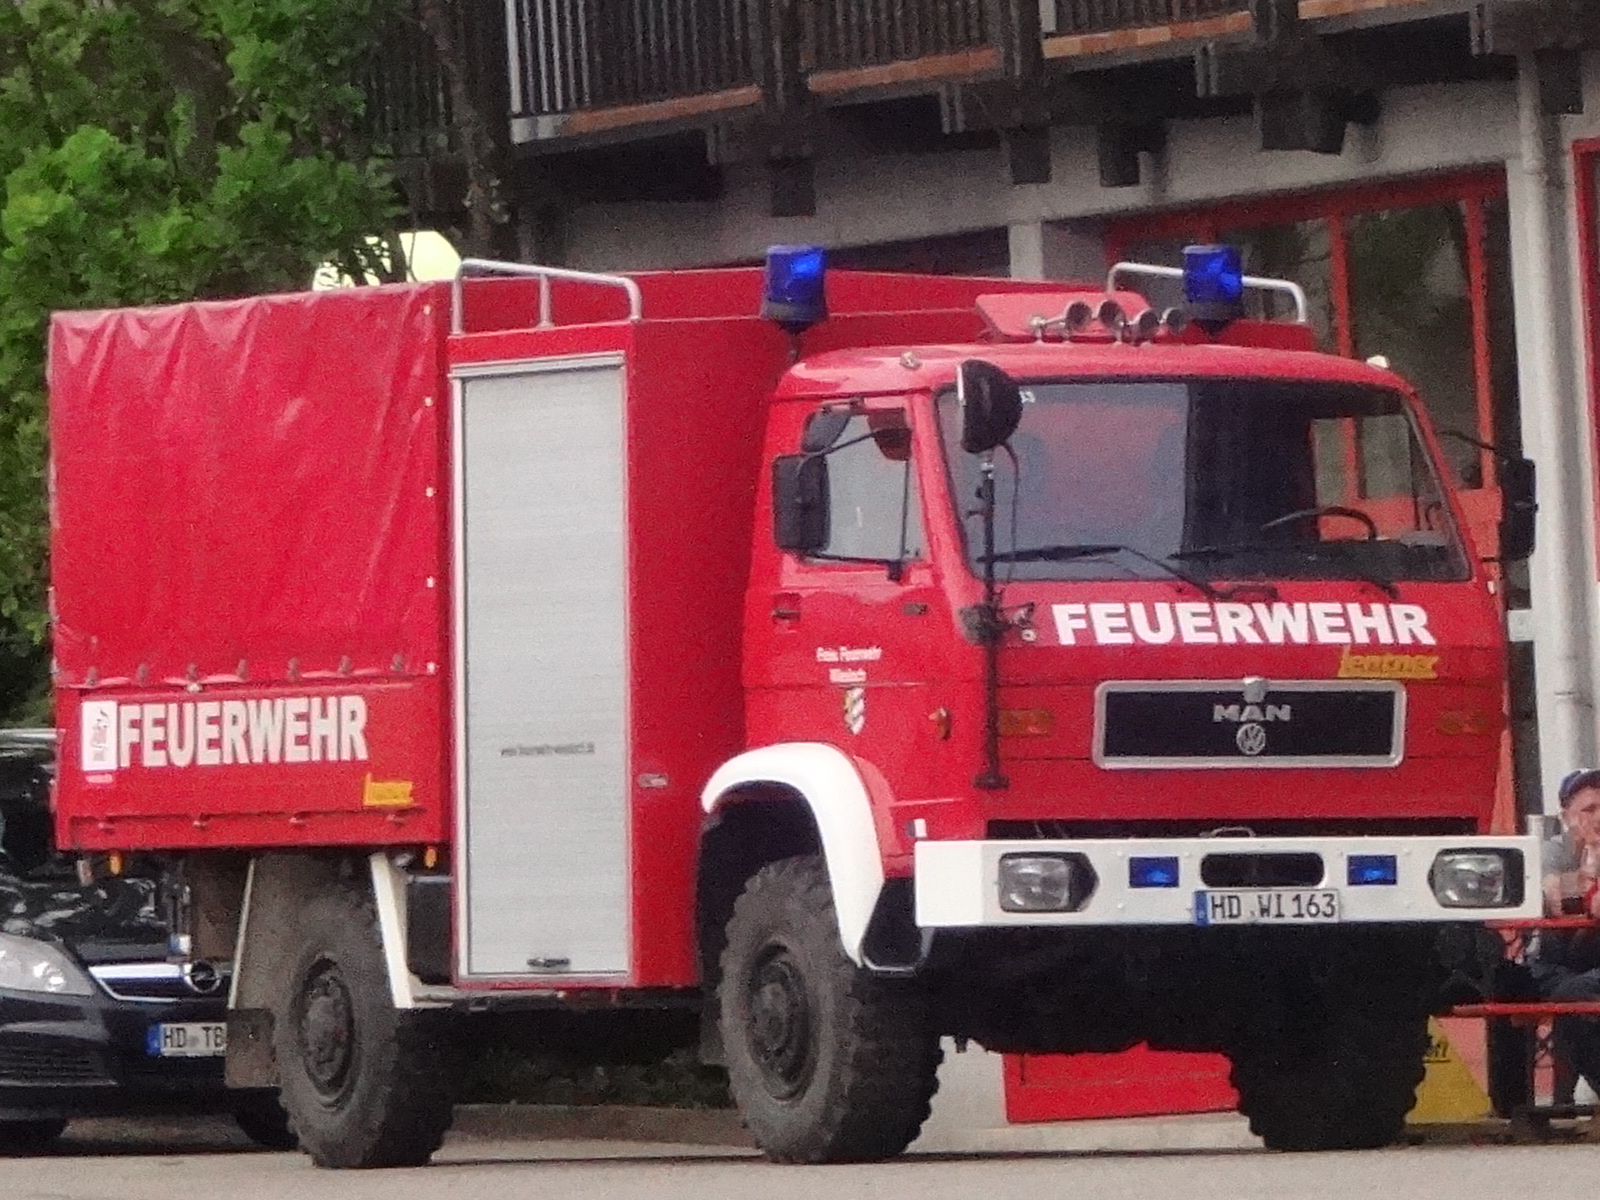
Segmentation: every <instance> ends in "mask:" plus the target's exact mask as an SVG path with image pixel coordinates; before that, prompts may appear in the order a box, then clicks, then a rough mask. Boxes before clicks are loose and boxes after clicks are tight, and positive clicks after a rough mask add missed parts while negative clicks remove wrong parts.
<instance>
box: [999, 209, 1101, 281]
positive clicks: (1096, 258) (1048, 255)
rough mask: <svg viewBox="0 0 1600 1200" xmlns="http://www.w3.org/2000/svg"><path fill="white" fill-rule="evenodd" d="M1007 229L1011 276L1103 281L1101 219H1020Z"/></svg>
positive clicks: (1014, 277) (1017, 277) (1018, 277)
mask: <svg viewBox="0 0 1600 1200" xmlns="http://www.w3.org/2000/svg"><path fill="white" fill-rule="evenodd" d="M1008 230H1009V233H1010V241H1011V278H1013V279H1066V280H1071V281H1072V282H1074V283H1092V284H1094V285H1096V286H1099V285H1100V284H1101V283H1103V282H1104V280H1105V277H1106V266H1107V263H1106V251H1105V239H1104V237H1103V235H1102V231H1101V228H1100V225H1099V223H1098V222H1094V221H1017V222H1014V223H1013V224H1012V225H1010V226H1008Z"/></svg>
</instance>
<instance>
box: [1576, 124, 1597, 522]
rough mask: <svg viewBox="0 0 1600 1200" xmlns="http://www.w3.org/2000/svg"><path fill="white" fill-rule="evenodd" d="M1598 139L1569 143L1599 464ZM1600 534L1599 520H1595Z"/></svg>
mask: <svg viewBox="0 0 1600 1200" xmlns="http://www.w3.org/2000/svg"><path fill="white" fill-rule="evenodd" d="M1597 170H1600V138H1587V139H1585V140H1583V141H1578V142H1574V143H1572V184H1573V191H1574V193H1575V194H1576V199H1577V220H1578V269H1579V271H1580V272H1581V276H1580V278H1581V280H1582V285H1583V352H1584V353H1583V357H1584V366H1585V375H1586V379H1587V383H1588V386H1589V412H1590V415H1591V417H1592V419H1591V421H1590V426H1591V429H1592V430H1593V432H1592V434H1591V436H1593V437H1594V438H1595V439H1596V440H1595V442H1594V443H1593V444H1592V445H1591V446H1590V459H1589V461H1590V463H1591V464H1593V463H1600V341H1597V339H1600V257H1597V256H1600V229H1597V228H1596V222H1597V221H1600V184H1597V182H1596V179H1595V174H1596V171H1597ZM1596 529H1597V534H1596V536H1597V537H1600V522H1597V523H1596Z"/></svg>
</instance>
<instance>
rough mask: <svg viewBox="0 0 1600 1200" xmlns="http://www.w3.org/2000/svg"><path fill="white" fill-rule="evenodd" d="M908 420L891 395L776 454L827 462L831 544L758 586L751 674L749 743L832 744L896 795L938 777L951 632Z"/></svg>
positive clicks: (816, 428)
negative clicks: (945, 653)
mask: <svg viewBox="0 0 1600 1200" xmlns="http://www.w3.org/2000/svg"><path fill="white" fill-rule="evenodd" d="M913 421H914V418H913V415H912V413H911V410H910V408H909V406H908V405H907V403H906V402H905V401H904V400H903V399H900V398H888V399H883V400H870V401H857V402H854V403H852V404H849V405H845V406H839V405H833V406H823V407H819V408H818V409H817V410H816V411H814V412H812V413H811V414H810V415H809V417H808V418H807V420H806V421H805V422H804V424H803V426H802V428H801V430H800V432H799V434H798V436H797V437H796V439H795V441H796V444H795V445H793V446H780V447H778V449H779V450H780V452H782V451H789V452H796V451H804V452H806V453H808V454H812V455H816V456H819V457H821V458H823V459H825V461H826V464H827V488H826V493H827V504H826V507H827V538H826V541H825V543H824V544H823V545H822V546H821V547H820V548H818V549H817V550H816V551H815V552H814V553H810V554H805V555H799V554H790V553H782V554H780V555H779V561H778V564H777V569H776V572H775V573H774V574H773V575H771V576H768V577H767V581H766V582H765V583H762V582H758V583H757V584H756V587H757V589H758V590H757V591H756V592H755V593H754V594H753V595H752V597H751V604H752V608H751V613H750V624H749V628H750V634H751V637H752V639H753V641H754V643H755V644H754V645H753V646H752V649H753V650H754V651H755V653H753V654H752V655H751V656H750V659H749V662H750V664H751V666H750V667H749V668H747V670H748V671H749V674H748V675H747V683H748V684H749V685H750V688H751V693H750V696H751V700H750V703H751V718H752V730H751V732H752V735H753V737H754V738H755V739H756V740H758V741H767V742H775V741H821V742H827V743H830V744H832V745H835V746H838V747H839V748H840V749H842V750H844V751H845V752H846V753H849V754H852V755H856V756H859V757H861V758H864V759H866V760H868V761H870V762H872V763H874V764H875V765H876V766H877V767H879V769H881V770H883V771H884V773H885V774H886V776H888V778H889V780H890V784H891V788H892V790H893V791H894V792H895V793H896V794H897V795H900V796H902V797H904V796H916V795H926V794H928V792H927V790H926V789H927V788H929V787H931V786H932V785H931V778H932V777H933V775H934V774H935V773H936V772H935V771H934V770H933V769H932V767H931V764H929V762H928V761H927V755H928V752H929V751H930V749H931V748H932V744H933V743H934V742H935V741H936V740H937V737H936V728H935V723H934V722H933V721H930V715H931V714H932V713H933V711H934V708H935V707H936V705H935V703H934V701H933V699H932V697H931V694H930V687H931V681H932V680H933V678H934V677H935V674H936V663H937V658H938V647H939V646H940V645H942V643H943V641H944V639H945V638H947V636H948V632H949V616H948V606H947V604H946V602H945V600H944V597H943V595H942V593H941V591H940V589H939V588H938V587H937V586H936V580H935V572H934V568H933V565H932V562H931V560H930V557H929V555H928V552H927V542H926V537H925V530H926V527H927V522H926V514H925V511H924V498H923V496H922V489H921V487H920V486H919V483H918V471H917V463H916V461H915V459H914V454H913V443H914V438H913ZM757 536H758V537H760V536H768V537H770V536H772V535H771V531H764V532H762V531H758V533H757ZM763 587H765V588H766V592H765V593H764V592H763V591H762V590H760V589H762V588H763ZM763 609H765V610H766V611H765V612H764V613H763V611H762V610H763Z"/></svg>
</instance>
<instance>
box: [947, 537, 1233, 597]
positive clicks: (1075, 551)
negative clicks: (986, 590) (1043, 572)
mask: <svg viewBox="0 0 1600 1200" xmlns="http://www.w3.org/2000/svg"><path fill="white" fill-rule="evenodd" d="M1112 554H1131V555H1133V557H1134V558H1137V559H1139V560H1140V561H1141V562H1147V563H1149V564H1150V565H1151V566H1152V567H1155V568H1156V569H1157V570H1160V571H1165V572H1166V573H1167V574H1168V575H1171V576H1172V577H1173V578H1174V579H1181V580H1182V581H1183V582H1184V583H1187V584H1188V585H1189V586H1190V587H1192V588H1194V589H1195V590H1196V591H1198V592H1200V593H1202V594H1203V595H1206V596H1209V597H1210V598H1211V599H1213V600H1216V599H1219V598H1221V596H1222V593H1221V592H1219V591H1217V589H1216V588H1214V587H1212V586H1211V585H1210V584H1209V583H1207V582H1205V580H1203V579H1198V578H1196V577H1195V576H1193V575H1190V574H1189V573H1188V572H1187V571H1183V570H1180V569H1179V568H1177V567H1175V566H1173V565H1172V564H1171V563H1170V562H1166V561H1165V560H1163V559H1159V558H1157V557H1155V556H1154V555H1153V554H1146V553H1145V552H1144V551H1143V550H1135V549H1134V548H1133V547H1132V546H1124V545H1122V544H1121V543H1118V542H1079V543H1076V544H1073V545H1060V546H1030V547H1028V548H1027V549H1025V550H997V551H995V552H994V553H993V554H991V555H988V556H984V555H979V557H978V561H979V562H984V561H992V562H1014V563H1021V562H1074V561H1076V560H1078V559H1080V558H1105V557H1106V556H1108V555H1112ZM1174 557H1176V556H1174Z"/></svg>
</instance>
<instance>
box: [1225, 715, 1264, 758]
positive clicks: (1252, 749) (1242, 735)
mask: <svg viewBox="0 0 1600 1200" xmlns="http://www.w3.org/2000/svg"><path fill="white" fill-rule="evenodd" d="M1233 740H1234V744H1235V745H1237V746H1238V747H1239V753H1240V754H1246V755H1249V756H1250V757H1251V758H1254V757H1255V756H1256V755H1258V754H1260V753H1261V752H1262V751H1263V750H1265V749H1266V748H1267V731H1266V728H1265V727H1264V726H1262V725H1258V724H1256V723H1255V722H1254V721H1249V722H1247V723H1246V724H1243V725H1241V726H1239V731H1238V732H1237V733H1235V734H1234V735H1233Z"/></svg>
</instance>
